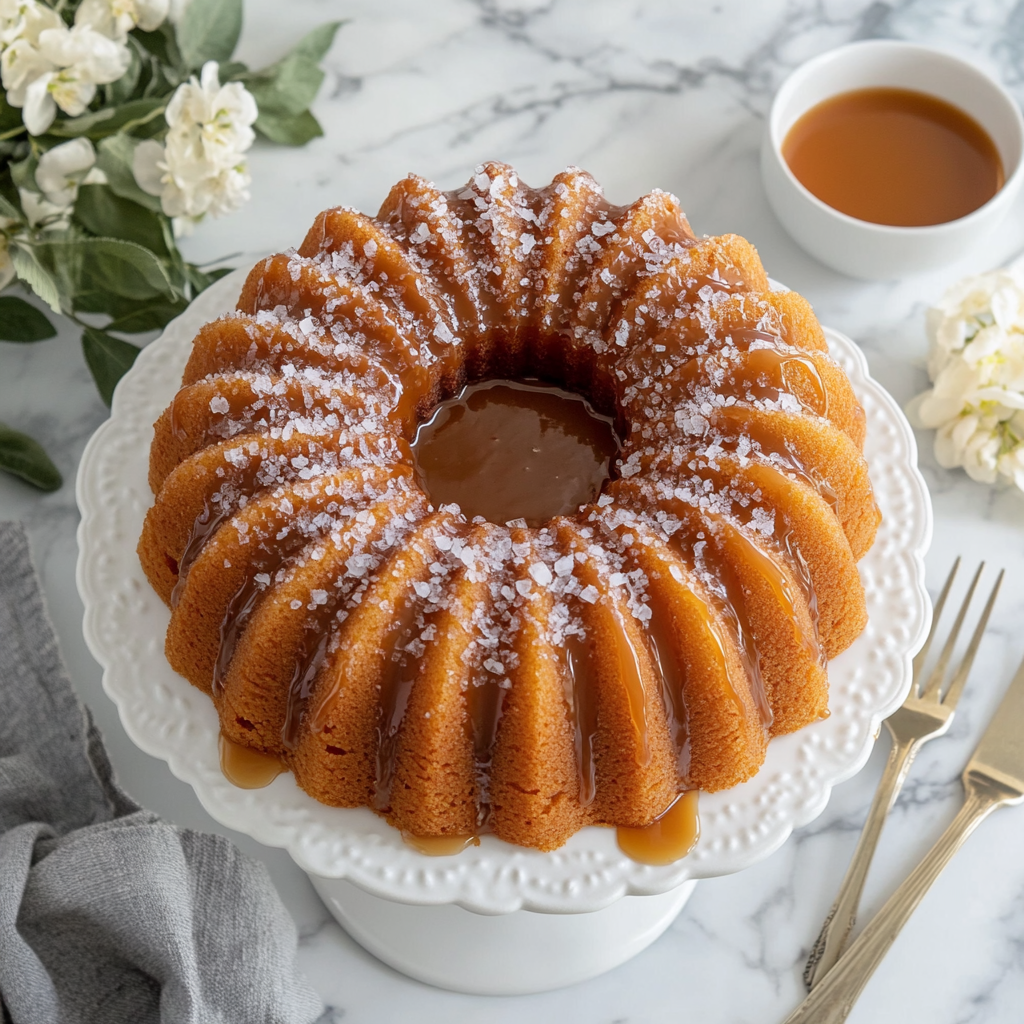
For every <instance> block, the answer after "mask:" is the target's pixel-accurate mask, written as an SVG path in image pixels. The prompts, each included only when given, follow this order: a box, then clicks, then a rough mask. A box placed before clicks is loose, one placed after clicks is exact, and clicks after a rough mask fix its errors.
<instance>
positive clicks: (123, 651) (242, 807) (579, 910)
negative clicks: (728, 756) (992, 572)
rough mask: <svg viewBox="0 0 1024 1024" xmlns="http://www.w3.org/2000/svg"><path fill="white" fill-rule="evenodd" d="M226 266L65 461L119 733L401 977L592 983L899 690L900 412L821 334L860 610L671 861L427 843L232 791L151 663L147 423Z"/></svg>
mask: <svg viewBox="0 0 1024 1024" xmlns="http://www.w3.org/2000/svg"><path fill="white" fill-rule="evenodd" d="M244 277H245V274H244V272H238V273H235V274H232V275H231V276H229V277H226V278H224V279H223V280H221V281H219V282H217V283H216V284H215V285H213V286H212V287H211V288H209V289H207V291H205V292H204V293H203V294H202V295H200V296H199V298H198V299H196V301H195V302H194V303H192V305H191V306H190V307H189V308H188V310H186V312H184V313H183V314H182V315H181V316H180V317H179V318H178V319H177V320H175V321H173V322H172V323H171V324H169V325H168V326H167V329H166V330H165V331H164V333H163V335H162V337H160V338H159V339H158V340H157V341H155V342H153V344H151V345H149V346H148V347H147V348H146V349H144V350H143V352H142V353H141V354H140V355H139V358H138V359H137V360H136V362H135V365H134V366H133V367H132V369H131V370H129V372H128V373H127V374H126V375H125V377H124V379H123V380H122V381H121V382H120V384H119V385H118V387H117V390H116V392H115V394H114V401H113V408H112V410H111V416H110V419H109V420H108V421H107V422H106V423H104V424H103V426H101V427H100V429H99V430H97V431H96V433H95V434H94V435H93V437H92V439H91V440H90V442H89V444H88V446H87V448H86V451H85V453H84V455H83V456H82V463H81V467H80V469H79V474H78V504H79V508H80V509H81V512H82V521H81V525H80V526H79V530H78V544H79V559H78V574H77V579H78V589H79V592H80V593H81V595H82V600H83V602H84V604H85V619H84V623H83V632H84V634H85V639H86V642H87V643H88V645H89V649H90V650H91V651H92V653H93V654H94V656H95V657H96V660H97V661H98V662H99V663H100V664H101V665H102V666H103V686H104V689H105V690H106V692H107V693H108V694H109V696H110V697H111V699H112V700H114V702H115V703H116V704H117V707H118V711H119V713H120V716H121V721H122V723H123V725H124V728H125V731H126V732H127V733H128V735H129V736H130V737H131V738H132V740H134V742H135V743H136V744H138V746H140V747H141V748H142V749H143V750H145V751H147V752H148V753H150V754H152V755H153V756H155V757H159V758H162V759H163V760H165V761H166V762H167V763H168V765H169V766H170V769H171V771H172V772H173V773H174V774H175V775H176V776H177V777H178V778H180V779H183V780H184V781H185V782H188V783H189V784H190V785H191V786H192V787H193V788H194V789H195V791H196V793H197V795H198V796H199V799H200V801H201V802H202V804H203V806H204V807H205V808H206V809H207V811H209V812H210V814H211V815H213V817H214V818H216V819H217V820H218V821H220V822H222V823H223V824H224V825H227V826H228V827H229V828H234V829H238V830H239V831H240V832H244V833H246V834H248V835H251V836H253V837H254V838H256V839H258V840H260V841H261V842H263V843H266V844H267V845H268V846H281V847H284V848H286V849H287V850H288V851H289V853H290V854H291V855H292V857H293V858H294V859H295V861H296V862H297V863H298V864H299V866H300V867H301V868H303V869H304V870H305V871H307V872H308V873H309V874H310V876H311V878H312V880H313V884H314V885H315V886H316V887H317V891H318V892H319V893H320V894H321V896H322V897H323V898H324V901H325V902H326V903H327V905H328V907H329V908H330V909H331V911H332V912H333V913H334V915H335V916H336V917H337V918H338V920H339V921H341V923H342V924H343V925H344V927H345V928H346V929H347V930H348V931H349V932H350V933H351V934H352V936H353V937H354V938H355V939H356V940H357V941H359V942H360V943H362V944H363V945H364V946H365V947H366V948H367V949H369V950H370V951H371V952H373V953H374V954H376V955H377V956H378V957H380V958H381V959H382V960H385V961H386V962H387V963H389V964H391V965H392V966H394V967H396V968H398V969H399V970H401V971H404V972H405V973H406V974H410V975H412V976H413V977H416V978H420V979H422V980H424V981H429V982H431V983H433V984H437V985H441V986H444V987H447V988H455V989H460V990H462V991H469V992H484V993H492V994H511V993H525V992H535V991H540V990H542V989H546V988H553V987H556V986H559V985H566V984H569V983H571V982H574V981H580V980H582V979H584V978H587V977H592V976H593V975H595V974H599V973H601V972H602V971H605V970H608V969H609V968H611V967H614V966H616V965H617V964H620V963H622V962H623V961H624V960H627V959H628V958H629V957H631V956H633V955H634V954H636V953H638V952H640V950H642V949H643V948H644V947H645V946H647V945H648V944H649V943H651V942H653V941H654V939H656V938H657V937H658V936H659V935H660V934H661V933H662V931H664V929H665V928H666V927H668V925H669V924H670V923H671V921H672V919H673V917H674V916H675V915H676V913H678V911H679V908H680V907H681V906H682V904H683V903H684V902H685V900H686V898H687V896H688V895H689V893H690V891H691V890H692V888H693V880H694V879H699V878H709V877H712V876H715V875H723V874H728V873H730V872H733V871H739V870H741V869H742V868H745V867H747V866H749V865H751V864H753V863H755V862H756V861H759V860H761V859H762V858H764V857H766V856H767V855H768V854H770V853H771V852H772V851H774V850H776V849H778V847H779V846H781V845H782V843H783V842H784V841H785V840H786V837H787V836H788V835H789V834H790V832H791V831H792V830H793V829H794V828H795V827H797V826H799V825H804V824H806V823H807V822H809V821H811V820H812V819H813V818H814V817H815V816H816V815H818V814H819V813H820V812H821V810H822V809H823V808H824V806H825V803H826V802H827V800H828V796H829V792H830V791H831V788H832V786H834V785H836V784H837V783H838V782H842V781H843V780H844V779H847V778H849V777H850V776H851V775H853V774H854V773H855V772H856V771H858V770H859V769H860V767H861V766H862V765H863V764H864V762H865V761H866V760H867V757H868V754H869V753H870V752H871V747H872V744H873V743H874V739H875V736H876V735H877V732H878V729H879V727H880V724H881V720H882V719H883V718H884V717H885V716H887V715H889V714H891V713H892V711H894V710H895V709H896V708H897V707H898V706H899V705H900V704H901V703H902V702H903V700H904V698H905V697H906V694H907V692H908V690H909V687H910V681H911V658H912V657H913V655H914V653H915V652H916V651H917V650H918V648H919V647H920V645H921V643H922V642H923V639H924V636H925V634H926V632H927V629H928V625H929V622H930V619H931V605H930V603H929V601H928V595H927V592H926V590H925V588H924V564H923V558H924V553H925V551H926V550H927V547H928V543H929V540H930V539H931V504H930V502H929V498H928V492H927V490H926V488H925V485H924V481H923V480H922V479H921V476H920V474H919V473H918V471H917V467H916V462H917V450H916V447H915V444H914V436H913V432H912V431H911V429H910V426H909V424H908V423H907V421H906V419H905V418H904V416H903V414H902V412H900V410H899V407H898V406H897V405H896V403H895V402H894V401H893V400H892V399H891V398H890V397H889V395H888V394H886V392H885V391H884V390H883V389H882V388H881V387H880V386H879V385H878V384H877V383H876V382H875V381H873V380H872V379H871V377H870V375H869V374H868V369H867V363H866V361H865V359H864V356H863V354H862V353H861V352H860V350H859V349H858V348H857V347H856V346H855V345H854V344H853V342H851V341H850V340H849V339H848V338H845V337H843V336H842V335H840V334H837V333H836V332H834V331H828V330H827V331H826V336H827V337H828V339H829V343H830V346H831V351H832V354H833V355H834V357H835V358H836V359H837V360H838V361H839V363H840V364H841V365H842V367H843V368H844V369H845V370H846V372H847V374H848V375H849V377H850V380H851V381H852V383H853V387H854V389H855V391H856V393H857V396H858V398H859V399H860V401H861V403H862V404H863V406H864V409H865V412H866V415H867V424H868V437H867V442H866V444H865V455H866V457H867V459H868V464H869V466H870V471H871V479H872V482H873V484H874V487H875V495H876V498H877V501H878V504H879V507H880V508H881V509H882V514H883V516H884V519H883V522H882V525H881V528H880V530H879V533H878V537H877V539H876V541H875V544H874V547H873V548H872V549H871V551H870V552H869V553H868V554H867V555H866V556H865V557H864V558H863V559H862V560H861V562H860V565H859V569H860V575H861V579H862V581H863V583H864V588H865V593H866V596H867V604H868V614H869V616H870V618H869V621H868V625H867V628H866V629H865V631H864V633H863V634H862V635H861V637H860V638H859V639H858V640H857V642H856V643H855V644H854V645H853V646H852V647H851V648H850V649H849V650H847V651H844V652H843V654H841V655H840V656H839V657H838V658H836V659H834V660H833V661H832V663H831V664H830V665H829V682H830V699H829V706H830V709H831V712H832V713H831V715H830V717H829V718H827V719H825V720H824V721H820V722H815V723H813V724H812V725H809V726H807V727H806V728H805V729H801V730H800V731H799V732H797V733H793V734H792V735H790V736H782V737H780V738H778V739H775V740H773V741H772V742H771V744H770V745H769V749H768V756H767V759H766V760H765V764H764V767H763V768H762V769H761V771H760V772H759V773H758V775H756V776H755V777H754V778H753V779H751V780H750V781H749V782H746V783H744V784H743V785H741V786H736V787H735V788H734V789H731V790H728V791H726V792H722V793H705V794H701V798H700V816H701V836H700V840H699V842H698V843H697V845H696V847H695V848H694V850H693V852H692V853H691V854H690V855H689V856H688V857H685V858H684V859H683V860H680V861H677V862H676V863H675V864H670V865H666V866H664V867H650V866H647V865H644V864H638V863H636V862H635V861H632V860H630V859H629V858H628V857H626V856H625V855H624V854H623V853H622V851H621V850H619V848H618V846H617V845H616V842H615V831H614V830H613V829H608V828H585V829H583V830H581V831H580V832H578V833H577V834H576V835H575V836H573V837H572V838H571V839H570V840H569V842H567V843H566V844H565V846H564V847H562V848H561V849H560V850H555V851H554V852H552V853H542V852H541V851H539V850H530V849H525V848H523V847H518V846H511V845H509V844H508V843H504V842H502V841H501V840H499V839H496V838H495V837H494V836H483V837H482V841H481V844H480V846H479V847H470V848H469V849H467V850H464V851H463V852H462V853H460V854H459V855H458V856H454V857H426V856H424V855H423V854H420V853H417V852H416V851H415V850H413V849H412V848H411V847H409V846H407V845H406V844H405V843H403V842H402V839H401V837H400V835H399V833H398V832H397V831H396V830H395V829H393V828H391V827H390V826H389V825H388V824H387V823H386V822H384V821H383V820H381V819H380V818H378V817H377V816H376V815H375V814H373V813H372V812H371V811H369V810H368V809H366V808H365V807H360V808H354V809H343V808H338V807H327V806H325V805H323V804H320V803H317V802H316V801H315V800H314V799H313V798H312V797H310V796H308V795H307V794H306V793H304V792H303V791H302V790H301V789H299V787H298V786H297V785H296V784H295V780H294V779H293V777H292V776H291V775H282V776H280V777H278V778H277V779H276V780H275V781H274V782H273V783H272V784H271V785H269V786H267V787H266V788H265V789H256V790H243V789H237V788H236V787H234V786H233V785H231V783H229V782H228V781H227V780H226V779H225V778H224V775H223V774H222V773H221V770H220V764H219V759H218V755H217V736H218V732H219V727H220V726H219V722H218V719H217V714H216V712H215V710H214V708H213V704H212V703H211V701H210V699H209V697H207V696H206V694H204V693H201V692H200V691H199V690H197V689H195V688H194V687H192V686H190V685H189V684H188V683H187V682H186V681H185V680H184V679H183V678H182V677H181V676H179V675H177V674H176V673H175V672H174V671H173V670H172V669H171V667H170V666H169V665H168V663H167V660H166V658H165V657H164V654H163V640H164V633H165V632H166V630H167V623H168V618H169V613H168V610H167V608H166V606H165V605H164V603H163V602H162V601H161V600H160V598H159V597H158V596H157V595H156V593H155V592H154V591H153V589H152V587H150V585H149V583H148V582H147V580H146V577H145V576H144V574H143V572H142V568H141V566H140V565H139V560H138V557H137V555H136V553H135V545H136V543H137V541H138V537H139V534H140V532H141V530H142V521H143V517H144V516H145V513H146V510H147V509H148V508H149V506H150V505H151V504H152V502H153V496H152V494H151V493H150V490H149V485H148V483H147V482H146V471H147V466H148V461H149V446H150V439H151V438H152V426H151V424H152V423H153V421H154V420H155V419H156V418H157V416H159V414H160V413H161V411H162V410H163V409H164V408H165V406H166V405H167V404H168V403H169V402H170V400H171V398H172V397H173V396H174V393H175V392H176V391H177V389H178V386H179V381H180V380H181V372H182V370H183V368H184V366H185V363H186V361H187V359H188V356H189V353H190V351H191V348H192V339H193V338H194V337H195V334H196V332H197V331H198V329H199V328H200V327H201V326H202V325H203V324H204V323H206V322H207V321H209V320H212V319H214V318H215V317H217V316H220V315H221V314H223V313H224V312H226V311H227V310H229V309H231V308H233V306H234V302H235V299H236V297H237V295H238V291H239V289H240V287H241V285H242V281H243V279H244Z"/></svg>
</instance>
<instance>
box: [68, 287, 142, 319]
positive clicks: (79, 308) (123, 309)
mask: <svg viewBox="0 0 1024 1024" xmlns="http://www.w3.org/2000/svg"><path fill="white" fill-rule="evenodd" d="M148 301H149V300H143V301H140V300H139V299H128V298H125V297H124V296H123V295H114V294H113V292H108V291H105V290H97V289H90V290H89V291H80V292H78V293H77V294H76V295H75V301H74V305H75V312H76V313H106V314H107V316H109V317H113V318H114V319H115V320H116V319H117V318H118V317H124V316H128V315H129V314H131V313H134V312H136V310H138V309H139V307H140V306H145V305H147V304H148Z"/></svg>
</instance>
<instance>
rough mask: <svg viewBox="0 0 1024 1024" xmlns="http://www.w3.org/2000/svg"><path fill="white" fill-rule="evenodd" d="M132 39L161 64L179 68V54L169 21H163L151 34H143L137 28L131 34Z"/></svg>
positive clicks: (172, 27)
mask: <svg viewBox="0 0 1024 1024" xmlns="http://www.w3.org/2000/svg"><path fill="white" fill-rule="evenodd" d="M132 38H133V39H134V40H135V41H136V42H137V43H139V44H140V45H141V46H142V47H143V49H145V50H146V51H147V52H148V53H151V54H152V55H153V56H154V57H156V59H157V60H158V61H159V62H160V63H161V64H165V65H168V66H169V67H178V66H180V64H181V52H180V51H179V50H178V44H177V42H176V40H175V37H174V26H173V25H172V24H171V23H170V22H169V21H165V22H164V23H163V24H162V25H161V26H160V27H159V28H157V29H154V30H153V31H152V32H143V31H142V29H140V28H137V29H135V30H134V31H133V32H132Z"/></svg>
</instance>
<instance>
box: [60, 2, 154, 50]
mask: <svg viewBox="0 0 1024 1024" xmlns="http://www.w3.org/2000/svg"><path fill="white" fill-rule="evenodd" d="M169 8H170V0H83V3H82V5H81V7H79V8H78V10H77V11H75V24H76V25H88V26H89V27H90V28H93V29H95V30H96V31H97V32H99V33H101V34H102V35H105V36H107V37H108V38H109V39H116V40H117V41H118V42H121V43H123V42H124V41H125V39H126V38H127V37H128V33H129V32H131V30H132V29H133V28H135V27H136V26H138V27H139V28H141V29H142V30H143V31H144V32H152V31H153V29H155V28H159V27H160V26H161V25H162V24H163V22H164V19H165V18H166V17H167V13H168V9H169Z"/></svg>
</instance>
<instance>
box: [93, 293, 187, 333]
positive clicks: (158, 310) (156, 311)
mask: <svg viewBox="0 0 1024 1024" xmlns="http://www.w3.org/2000/svg"><path fill="white" fill-rule="evenodd" d="M186 309H188V303H187V302H185V301H184V300H182V301H181V302H178V303H171V302H163V303H157V304H154V305H152V306H144V307H143V308H141V309H136V310H134V311H133V312H131V313H126V314H125V315H124V316H120V317H118V318H117V319H116V320H111V322H110V323H109V324H107V326H106V327H105V328H104V330H106V331H117V332H118V333H119V334H141V333H142V332H143V331H159V330H161V329H162V328H164V327H166V326H167V325H168V324H169V323H170V322H171V321H172V320H173V319H174V318H175V317H176V316H180V315H181V314H182V313H184V312H185V310H186Z"/></svg>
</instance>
